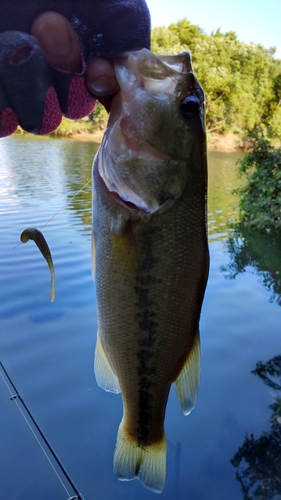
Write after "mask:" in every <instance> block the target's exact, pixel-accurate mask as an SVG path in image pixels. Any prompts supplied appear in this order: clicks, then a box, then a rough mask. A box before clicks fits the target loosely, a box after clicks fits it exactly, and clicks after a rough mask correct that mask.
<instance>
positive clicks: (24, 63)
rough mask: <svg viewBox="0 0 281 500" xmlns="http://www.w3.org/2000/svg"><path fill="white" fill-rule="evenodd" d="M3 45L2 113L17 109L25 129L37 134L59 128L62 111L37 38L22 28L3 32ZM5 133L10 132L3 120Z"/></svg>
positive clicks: (0, 57)
mask: <svg viewBox="0 0 281 500" xmlns="http://www.w3.org/2000/svg"><path fill="white" fill-rule="evenodd" d="M0 46H1V51H0V78H1V83H2V86H3V89H4V91H3V92H4V95H5V96H6V100H5V101H4V103H2V105H3V104H4V106H5V104H6V106H5V107H4V108H2V110H0V112H1V114H2V115H3V113H7V110H13V111H12V112H13V113H14V114H16V115H17V117H18V121H19V124H20V125H21V126H22V128H23V129H24V130H27V131H28V132H32V133H34V134H46V133H49V132H51V131H52V130H55V129H56V128H57V127H58V125H59V123H60V121H61V111H60V108H59V104H58V100H57V96H56V93H55V90H54V88H53V86H52V82H51V79H50V75H49V71H48V67H47V65H46V63H45V61H44V58H43V56H42V54H41V51H40V48H39V46H38V44H37V42H36V39H35V38H33V37H31V36H30V35H27V34H25V33H21V32H18V31H6V32H4V33H2V34H1V35H0ZM3 92H2V95H3ZM8 113H10V117H11V112H8ZM3 132H4V135H7V133H5V123H4V122H3V120H2V133H3Z"/></svg>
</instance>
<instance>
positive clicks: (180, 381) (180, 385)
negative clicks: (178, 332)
mask: <svg viewBox="0 0 281 500" xmlns="http://www.w3.org/2000/svg"><path fill="white" fill-rule="evenodd" d="M199 380H200V337H199V332H197V334H196V337H195V340H194V344H193V347H192V350H191V352H190V353H189V355H188V357H187V359H186V362H185V364H184V366H183V368H182V370H181V372H180V374H179V376H178V378H177V379H176V380H175V386H176V391H177V395H178V398H179V401H180V404H181V407H182V411H183V413H184V415H188V414H189V413H190V412H191V411H192V410H193V409H194V407H195V403H196V398H197V393H198V387H199Z"/></svg>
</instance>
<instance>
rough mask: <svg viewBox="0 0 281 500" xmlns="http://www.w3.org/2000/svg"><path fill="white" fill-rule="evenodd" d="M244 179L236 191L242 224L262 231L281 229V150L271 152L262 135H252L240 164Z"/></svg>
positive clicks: (270, 147) (269, 144)
mask: <svg viewBox="0 0 281 500" xmlns="http://www.w3.org/2000/svg"><path fill="white" fill-rule="evenodd" d="M239 173H240V175H241V176H242V177H244V178H245V182H244V185H243V186H242V187H240V188H239V189H237V190H236V191H237V192H238V194H239V196H240V201H239V208H240V218H241V221H242V222H243V223H244V224H246V225H248V226H253V227H256V228H258V229H262V230H271V229H278V230H280V228H281V148H274V147H273V146H272V144H271V143H270V141H269V140H268V139H267V138H266V137H265V136H264V134H262V133H261V132H259V133H255V134H253V148H252V150H251V151H250V152H249V153H247V154H246V156H245V157H244V158H243V159H242V160H241V161H240V167H239Z"/></svg>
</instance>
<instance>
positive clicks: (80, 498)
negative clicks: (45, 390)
mask: <svg viewBox="0 0 281 500" xmlns="http://www.w3.org/2000/svg"><path fill="white" fill-rule="evenodd" d="M0 367H1V368H2V371H3V373H4V374H5V376H6V379H7V380H8V381H9V384H10V386H11V387H12V388H13V390H14V391H15V393H14V394H13V393H12V391H11V389H10V387H9V385H8V384H7V381H6V380H5V378H4V376H3V374H2V373H1V376H2V379H3V381H4V383H5V385H6V387H7V389H8V391H9V392H10V394H11V397H10V401H15V403H16V405H17V407H18V409H19V411H20V412H21V414H22V416H23V418H24V420H25V421H26V423H27V425H28V426H29V428H30V430H31V432H32V434H33V435H34V437H35V439H36V440H37V442H38V444H39V446H40V448H41V449H42V451H43V453H44V454H45V456H46V458H47V460H48V461H49V463H50V465H51V467H52V469H53V470H54V472H55V474H56V476H57V477H58V479H59V481H60V483H61V484H62V486H63V488H64V490H65V491H66V493H67V494H68V497H69V498H68V500H75V499H77V500H85V498H84V497H83V495H82V494H81V493H80V492H79V490H78V489H77V487H76V485H75V483H74V481H73V480H72V479H71V477H70V475H69V473H68V472H67V470H66V468H65V467H64V465H63V463H62V462H61V460H60V459H59V457H58V455H57V454H56V452H55V450H54V448H53V447H52V445H51V444H50V442H49V441H48V439H47V437H46V436H45V434H44V432H43V431H42V429H41V428H40V426H39V424H38V423H37V421H36V420H35V418H34V416H33V415H32V413H31V411H30V409H29V408H28V406H27V404H26V403H25V402H24V400H23V398H22V397H21V395H20V393H19V392H18V390H17V388H16V386H15V384H14V383H13V381H12V379H11V377H10V375H9V374H8V372H7V370H6V368H5V367H4V365H3V363H2V362H1V361H0ZM18 401H20V403H21V404H22V406H23V407H24V409H25V411H26V413H27V415H28V416H29V418H30V420H31V421H32V423H33V425H34V426H35V428H36V429H37V431H38V433H39V435H40V436H41V438H42V439H43V441H44V443H45V445H46V446H47V448H48V450H49V452H50V453H51V455H52V456H53V458H54V460H55V461H56V463H57V465H58V466H59V468H60V470H61V471H62V473H63V474H64V476H65V477H66V479H67V481H68V482H69V484H70V485H71V487H72V489H73V491H74V492H75V495H74V496H71V495H70V493H69V491H68V489H67V488H66V486H65V484H64V482H63V481H62V479H61V478H60V476H59V474H58V472H57V471H56V469H55V467H54V465H53V464H52V462H51V460H50V458H49V457H48V455H47V453H46V451H45V450H44V448H43V446H42V444H41V443H40V441H39V439H38V437H37V436H36V434H35V432H34V430H33V429H32V427H31V425H30V423H29V422H28V420H27V418H26V416H25V415H24V412H23V411H22V409H21V408H20V405H19V404H18Z"/></svg>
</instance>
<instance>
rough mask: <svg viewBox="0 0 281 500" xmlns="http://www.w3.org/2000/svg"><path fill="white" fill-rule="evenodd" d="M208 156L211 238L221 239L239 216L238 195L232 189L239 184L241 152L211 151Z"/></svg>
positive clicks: (209, 229) (209, 230) (209, 226)
mask: <svg viewBox="0 0 281 500" xmlns="http://www.w3.org/2000/svg"><path fill="white" fill-rule="evenodd" d="M208 158H209V172H208V232H209V240H210V241H219V240H224V239H225V237H226V236H227V235H228V223H229V222H233V221H235V220H236V218H237V197H235V195H234V194H233V193H232V190H233V188H234V187H237V185H238V180H237V171H238V168H237V166H236V162H237V160H238V158H241V153H231V154H229V153H218V152H211V153H209V155H208Z"/></svg>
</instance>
